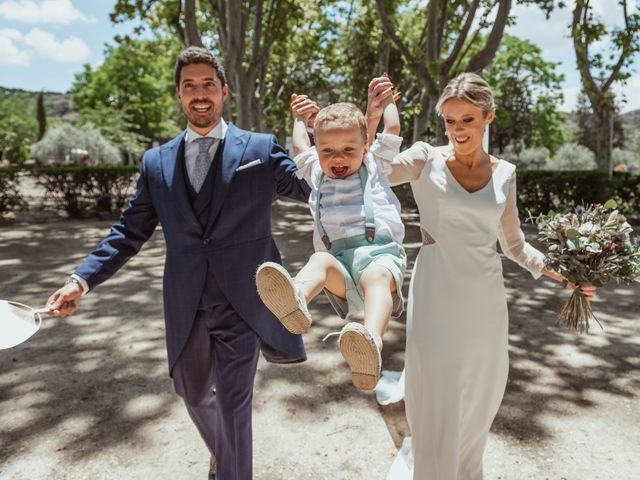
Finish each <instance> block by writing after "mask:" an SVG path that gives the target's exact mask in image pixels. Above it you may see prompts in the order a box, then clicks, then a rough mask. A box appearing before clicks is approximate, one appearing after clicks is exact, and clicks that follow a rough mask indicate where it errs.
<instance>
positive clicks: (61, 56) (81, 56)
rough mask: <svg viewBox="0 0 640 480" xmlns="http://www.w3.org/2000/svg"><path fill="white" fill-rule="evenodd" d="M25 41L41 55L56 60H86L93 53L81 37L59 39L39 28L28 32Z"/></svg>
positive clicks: (73, 61) (75, 61)
mask: <svg viewBox="0 0 640 480" xmlns="http://www.w3.org/2000/svg"><path fill="white" fill-rule="evenodd" d="M24 42H25V43H26V44H27V45H29V46H30V47H32V48H33V49H35V51H36V52H38V54H39V55H40V56H41V57H43V58H46V59H49V60H53V61H55V62H70V63H77V62H84V61H86V60H87V59H88V58H89V56H90V55H91V50H90V49H89V47H88V46H87V44H86V43H84V42H83V41H82V40H81V39H80V38H78V37H69V38H67V39H65V40H62V41H59V40H58V39H57V38H56V37H55V36H54V35H52V34H51V33H49V32H45V31H44V30H40V29H39V28H34V29H33V30H31V32H29V33H28V34H26V35H25V36H24Z"/></svg>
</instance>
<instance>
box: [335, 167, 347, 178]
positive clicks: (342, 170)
mask: <svg viewBox="0 0 640 480" xmlns="http://www.w3.org/2000/svg"><path fill="white" fill-rule="evenodd" d="M348 171H349V167H348V166H346V165H345V166H341V167H331V173H332V174H333V176H334V177H336V178H342V177H344V176H346V175H347V172H348Z"/></svg>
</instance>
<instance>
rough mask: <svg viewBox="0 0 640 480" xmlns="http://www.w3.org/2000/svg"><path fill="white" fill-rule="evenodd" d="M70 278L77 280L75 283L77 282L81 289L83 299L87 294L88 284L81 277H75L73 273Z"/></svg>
mask: <svg viewBox="0 0 640 480" xmlns="http://www.w3.org/2000/svg"><path fill="white" fill-rule="evenodd" d="M71 278H73V279H74V280H77V281H78V283H79V284H80V286H81V287H82V296H83V297H84V296H85V295H86V294H87V293H89V284H88V283H87V281H86V280H85V279H84V278H82V277H80V276H78V275H76V274H75V273H73V274H72V275H71Z"/></svg>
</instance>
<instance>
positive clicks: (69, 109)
mask: <svg viewBox="0 0 640 480" xmlns="http://www.w3.org/2000/svg"><path fill="white" fill-rule="evenodd" d="M39 93H40V92H31V91H28V90H20V89H18V88H6V87H1V86H0V102H4V101H13V102H16V104H23V106H24V107H23V108H24V111H25V112H35V108H36V99H37V97H38V94H39ZM43 93H44V108H45V111H46V112H47V117H49V118H60V119H64V120H69V119H71V118H73V116H74V115H75V113H74V111H73V101H72V100H71V95H69V94H67V93H58V92H43Z"/></svg>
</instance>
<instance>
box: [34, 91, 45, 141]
mask: <svg viewBox="0 0 640 480" xmlns="http://www.w3.org/2000/svg"><path fill="white" fill-rule="evenodd" d="M36 118H37V120H38V140H42V137H44V134H45V132H46V131H47V112H46V111H45V109H44V94H43V93H42V92H40V93H38V99H37V101H36Z"/></svg>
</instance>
